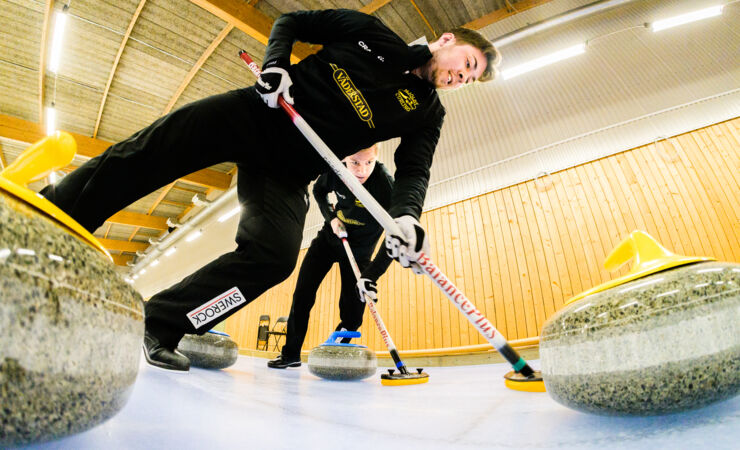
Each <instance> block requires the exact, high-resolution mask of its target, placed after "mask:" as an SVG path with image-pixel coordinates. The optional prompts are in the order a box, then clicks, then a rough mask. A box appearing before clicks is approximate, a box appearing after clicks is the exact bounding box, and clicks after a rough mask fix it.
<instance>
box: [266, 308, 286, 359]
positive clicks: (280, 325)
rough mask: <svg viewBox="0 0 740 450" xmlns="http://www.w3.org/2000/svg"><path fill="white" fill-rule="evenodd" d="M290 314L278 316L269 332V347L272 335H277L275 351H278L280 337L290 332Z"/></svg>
mask: <svg viewBox="0 0 740 450" xmlns="http://www.w3.org/2000/svg"><path fill="white" fill-rule="evenodd" d="M287 328H288V316H282V317H278V319H277V320H276V321H275V324H274V325H273V326H272V330H270V331H269V332H268V333H267V334H268V336H267V340H268V345H267V346H268V347H269V340H270V336H275V347H273V350H274V351H278V350H279V349H278V345H280V338H282V337H283V336H285V335H287V334H288V330H287Z"/></svg>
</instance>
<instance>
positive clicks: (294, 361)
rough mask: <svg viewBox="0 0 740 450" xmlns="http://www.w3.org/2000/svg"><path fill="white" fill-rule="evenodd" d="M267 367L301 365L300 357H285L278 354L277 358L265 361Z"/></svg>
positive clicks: (280, 367)
mask: <svg viewBox="0 0 740 450" xmlns="http://www.w3.org/2000/svg"><path fill="white" fill-rule="evenodd" d="M267 367H272V368H273V369H285V368H286V367H301V360H300V358H286V357H285V356H284V355H279V356H278V357H277V358H275V359H273V360H271V361H267Z"/></svg>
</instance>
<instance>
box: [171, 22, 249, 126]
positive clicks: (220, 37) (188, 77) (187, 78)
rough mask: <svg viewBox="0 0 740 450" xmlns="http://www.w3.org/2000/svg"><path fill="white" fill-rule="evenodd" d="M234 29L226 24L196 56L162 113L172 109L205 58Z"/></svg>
mask: <svg viewBox="0 0 740 450" xmlns="http://www.w3.org/2000/svg"><path fill="white" fill-rule="evenodd" d="M233 29H234V25H232V24H227V25H226V26H225V27H224V29H223V30H221V32H220V33H219V34H218V36H216V39H214V40H213V42H211V45H209V46H208V48H207V49H206V51H204V52H203V54H202V55H200V58H198V61H196V62H195V64H194V65H193V67H192V68H190V72H188V74H187V75H186V76H185V79H184V80H182V83H180V87H178V88H177V90H176V91H175V94H174V95H173V96H172V98H171V99H170V102H169V103H168V104H167V107H165V109H164V111H163V112H162V115H165V114H167V113H168V112H170V111H171V110H172V107H173V106H175V103H177V99H178V98H180V96H181V95H182V93H183V92H184V91H185V88H186V87H188V85H189V84H190V82H191V81H192V80H193V77H195V74H197V73H198V71H199V70H200V68H201V67H203V64H205V62H206V60H207V59H208V58H209V57H210V56H211V54H212V53H213V52H214V50H216V48H217V47H218V46H219V44H221V42H222V41H223V40H224V39H225V38H226V36H228V35H229V33H230V32H231V30H233Z"/></svg>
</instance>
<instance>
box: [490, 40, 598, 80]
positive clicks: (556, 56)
mask: <svg viewBox="0 0 740 450" xmlns="http://www.w3.org/2000/svg"><path fill="white" fill-rule="evenodd" d="M585 51H586V44H578V45H574V46H573V47H568V48H565V49H563V50H559V51H557V52H555V53H550V54H549V55H546V56H542V57H540V58H537V59H533V60H531V61H527V62H525V63H524V64H519V65H518V66H514V67H512V68H511V69H506V70H502V71H501V75H502V76H503V77H504V80H508V79H510V78H514V77H515V76H518V75H521V74H523V73H527V72H531V71H532V70H536V69H539V68H540V67H544V66H547V65H550V64H553V63H555V62H558V61H562V60H564V59H567V58H570V57H572V56H576V55H580V54H581V53H583V52H585Z"/></svg>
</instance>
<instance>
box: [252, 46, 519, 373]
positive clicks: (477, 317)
mask: <svg viewBox="0 0 740 450" xmlns="http://www.w3.org/2000/svg"><path fill="white" fill-rule="evenodd" d="M239 56H240V57H241V58H242V59H243V60H244V61H245V62H246V63H247V65H248V66H249V68H250V69H251V70H252V72H253V73H254V75H255V76H256V77H259V76H260V70H259V68H258V67H257V65H256V64H255V63H254V61H252V59H251V58H250V57H249V55H247V54H246V52H244V51H241V52H240V53H239ZM278 103H279V104H280V106H281V107H282V108H283V109H284V110H285V112H287V113H288V115H289V116H290V117H291V119H292V120H293V124H294V125H295V126H296V127H297V128H298V130H299V131H300V132H301V133H302V134H303V136H304V137H305V138H306V139H307V140H308V142H309V143H311V145H313V147H314V148H315V149H316V151H318V152H319V155H321V157H322V158H323V159H324V161H326V163H327V164H329V166H330V167H331V168H332V170H333V171H334V173H335V174H336V175H337V176H338V177H339V178H340V179H341V180H342V181H343V182H344V184H345V185H346V186H347V187H348V188H349V190H350V191H351V192H352V193H353V194H354V195H355V197H357V198H358V199H359V200H360V201H361V202H362V204H363V205H364V206H365V208H366V209H367V210H368V211H370V214H371V215H372V216H373V217H374V218H375V220H377V221H378V223H379V224H380V226H382V227H383V229H385V232H386V234H390V235H396V236H403V233H401V230H400V228H399V227H398V225H397V224H396V222H394V221H393V218H392V217H391V216H390V214H388V212H387V211H386V210H385V209H383V207H382V206H380V204H379V203H378V202H377V201H376V200H375V198H374V197H373V196H372V195H370V193H369V192H368V191H367V190H366V189H365V188H364V187H363V186H362V184H361V183H360V182H359V181H358V180H357V178H356V177H355V176H354V175H352V173H351V172H350V171H349V170H348V169H347V168H346V167H344V165H343V164H342V163H341V161H339V158H337V156H336V155H335V154H334V153H333V152H332V151H331V149H330V148H329V146H328V145H326V143H325V142H324V141H323V140H322V139H321V137H320V136H319V135H318V134H316V132H315V131H314V130H313V129H312V128H311V126H310V125H308V123H307V122H306V121H305V120H304V119H303V117H301V116H300V114H298V112H297V111H296V110H295V108H293V107H292V106H291V105H289V104H288V103H287V102H286V101H285V100H284V99H283V98H282V96H281V97H280V98H279V100H278ZM424 260H425V263H424V264H421V263H419V265H420V266H422V268H423V269H424V273H425V274H426V275H427V276H428V277H429V278H430V279H431V280H432V281H433V282H434V284H436V285H437V287H439V288H440V289H441V290H442V292H444V293H445V296H447V298H448V299H450V301H452V303H454V304H455V306H456V307H457V309H459V310H460V312H462V313H463V314H464V315H465V317H467V318H468V321H470V323H471V324H473V326H474V327H475V328H476V329H477V330H478V332H479V333H480V334H481V335H483V337H485V338H486V340H487V341H488V342H489V343H490V344H491V345H492V346H493V347H494V348H495V349H496V350H498V351H499V352H500V351H501V350H502V348H503V347H504V346H508V343H507V342H506V339H505V338H504V337H503V336H502V335H501V333H499V332H498V330H496V328H495V327H494V326H493V324H491V322H490V321H489V320H488V319H486V317H485V316H484V315H483V313H481V312H480V311H479V310H478V309H477V308H476V307H475V305H473V303H472V302H471V301H470V300H469V299H468V298H467V297H465V295H463V293H462V292H461V291H459V290H458V289H457V287H456V286H455V285H454V284H452V282H451V281H450V280H449V279H448V278H447V277H446V276H445V275H444V273H442V271H441V270H439V268H438V267H437V266H435V265H434V263H433V262H432V260H431V258H429V257H428V256H427V255H424ZM430 270H432V272H430ZM465 307H467V308H468V309H467V310H466V309H464V308H465ZM517 356H518V355H517ZM510 362H511V361H510ZM512 364H513V362H512Z"/></svg>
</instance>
